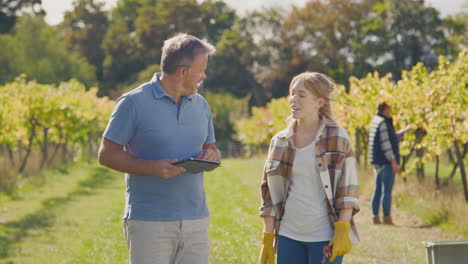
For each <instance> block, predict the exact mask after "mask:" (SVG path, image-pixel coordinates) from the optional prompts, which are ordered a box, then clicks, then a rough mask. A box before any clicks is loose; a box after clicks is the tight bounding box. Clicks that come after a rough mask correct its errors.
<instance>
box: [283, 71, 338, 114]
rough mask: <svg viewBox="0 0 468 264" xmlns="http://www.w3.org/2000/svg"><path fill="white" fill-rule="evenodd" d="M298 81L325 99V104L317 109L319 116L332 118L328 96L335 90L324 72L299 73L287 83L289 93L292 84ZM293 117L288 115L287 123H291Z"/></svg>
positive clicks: (333, 84)
mask: <svg viewBox="0 0 468 264" xmlns="http://www.w3.org/2000/svg"><path fill="white" fill-rule="evenodd" d="M298 81H302V83H303V84H304V87H305V88H306V89H307V90H309V91H310V92H311V93H312V94H314V95H315V96H317V97H318V98H323V99H325V104H324V105H323V106H322V107H321V108H320V110H319V118H320V119H322V118H327V119H333V115H332V112H331V107H330V100H331V99H330V96H331V94H332V92H333V90H335V86H336V85H335V82H333V80H332V79H331V78H330V77H328V76H326V75H325V74H322V73H318V72H303V73H301V74H299V75H296V76H295V77H294V78H293V79H292V81H291V84H290V85H289V94H291V89H292V87H293V86H294V84H295V83H296V82H298ZM292 121H293V118H292V117H291V116H290V117H289V118H288V123H291V122H292Z"/></svg>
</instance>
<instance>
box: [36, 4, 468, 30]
mask: <svg viewBox="0 0 468 264" xmlns="http://www.w3.org/2000/svg"><path fill="white" fill-rule="evenodd" d="M117 1H118V0H104V2H105V3H106V6H105V7H106V9H108V10H110V9H112V8H113V7H114V6H115V5H116V3H117ZM306 1H307V0H225V2H226V3H228V4H229V5H230V6H231V7H233V8H234V9H236V10H237V11H238V13H239V14H243V13H244V12H245V11H247V10H253V9H257V8H260V7H262V6H283V7H286V6H289V5H291V4H295V5H299V6H302V5H303V4H304V3H305V2H306ZM72 2H73V0H42V6H43V7H44V9H45V11H46V12H47V16H46V21H47V23H49V24H51V25H55V24H58V23H60V22H61V21H62V19H63V14H64V12H65V11H67V10H70V9H72ZM426 2H427V3H429V5H431V6H433V7H435V8H437V9H438V10H439V11H440V12H441V14H442V16H443V17H444V16H446V15H450V14H455V13H457V12H459V11H461V10H465V11H468V0H426Z"/></svg>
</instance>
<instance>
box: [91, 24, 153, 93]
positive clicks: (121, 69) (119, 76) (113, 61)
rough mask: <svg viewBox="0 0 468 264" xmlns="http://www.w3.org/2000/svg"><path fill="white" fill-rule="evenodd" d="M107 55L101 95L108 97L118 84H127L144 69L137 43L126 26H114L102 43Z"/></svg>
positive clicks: (110, 28) (100, 90)
mask: <svg viewBox="0 0 468 264" xmlns="http://www.w3.org/2000/svg"><path fill="white" fill-rule="evenodd" d="M102 47H103V50H104V52H105V54H106V58H105V60H104V65H103V67H104V82H103V83H101V87H100V89H99V93H100V95H108V94H109V92H110V90H112V89H115V88H116V86H117V85H118V84H121V83H126V82H127V81H128V79H129V78H130V77H131V76H132V75H133V74H135V73H137V72H139V71H140V70H142V69H143V68H144V66H145V65H144V64H143V63H140V61H141V59H140V57H141V55H140V53H139V50H138V48H137V41H136V39H135V38H134V36H133V35H132V34H130V32H128V28H127V26H126V25H124V24H112V25H111V26H110V27H109V30H108V31H107V33H106V36H105V38H104V40H103V43H102Z"/></svg>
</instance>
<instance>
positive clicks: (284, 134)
mask: <svg viewBox="0 0 468 264" xmlns="http://www.w3.org/2000/svg"><path fill="white" fill-rule="evenodd" d="M296 122H297V121H296V120H294V121H293V122H291V123H290V124H289V125H288V127H287V128H286V129H285V130H283V131H281V132H279V133H278V137H279V138H286V139H290V138H292V137H293V136H294V126H295V125H296ZM326 126H327V127H337V126H338V124H337V123H336V122H335V121H333V120H331V119H327V118H324V119H322V122H321V125H320V128H319V130H318V131H317V138H318V137H320V136H321V135H322V132H323V129H324V128H325V127H326Z"/></svg>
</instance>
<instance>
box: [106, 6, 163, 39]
mask: <svg viewBox="0 0 468 264" xmlns="http://www.w3.org/2000/svg"><path fill="white" fill-rule="evenodd" d="M157 2H158V1H157V0H120V1H118V2H117V6H116V7H115V8H114V9H113V10H112V21H113V23H116V24H122V25H126V26H127V29H128V31H129V32H134V31H135V20H136V19H137V15H138V12H137V10H138V9H139V8H141V7H144V6H156V3H157Z"/></svg>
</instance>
